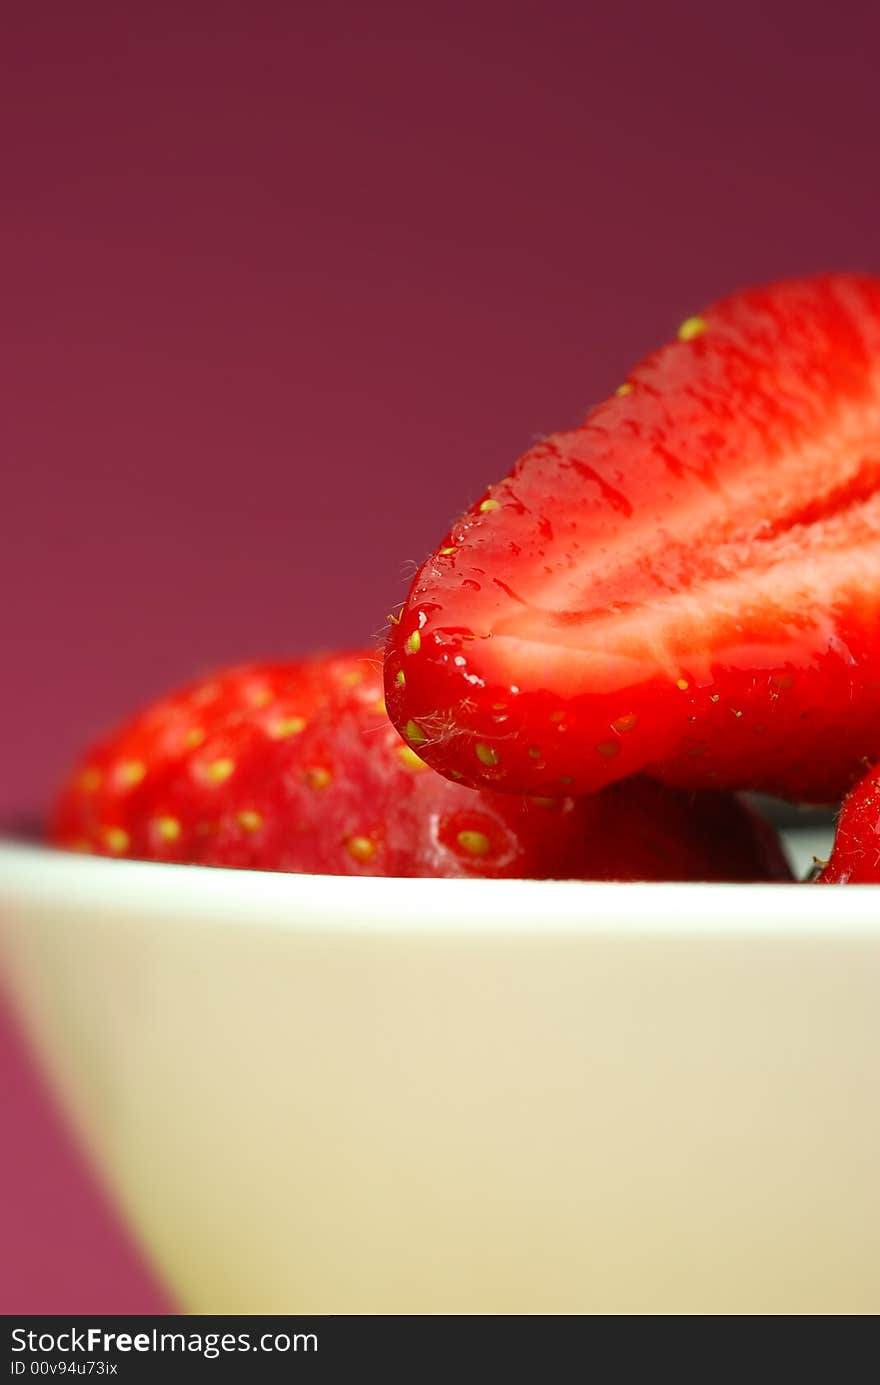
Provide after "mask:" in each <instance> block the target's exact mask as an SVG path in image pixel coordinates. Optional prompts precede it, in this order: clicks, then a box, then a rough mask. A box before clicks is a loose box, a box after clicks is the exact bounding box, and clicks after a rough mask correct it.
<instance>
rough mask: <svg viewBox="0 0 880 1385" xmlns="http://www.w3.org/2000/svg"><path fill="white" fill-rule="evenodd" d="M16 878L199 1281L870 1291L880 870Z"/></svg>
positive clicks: (727, 1297) (7, 890)
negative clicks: (728, 882) (687, 878)
mask: <svg viewBox="0 0 880 1385" xmlns="http://www.w3.org/2000/svg"><path fill="white" fill-rule="evenodd" d="M809 845H811V844H808V849H809ZM0 879H2V890H0V906H2V907H0V913H2V919H3V923H4V931H3V957H4V967H5V971H6V973H7V976H8V980H9V985H10V987H11V991H12V994H13V997H14V1000H15V1002H16V1005H17V1007H18V1010H19V1012H20V1014H21V1015H22V1017H23V1019H24V1021H25V1024H26V1026H27V1028H28V1030H29V1032H30V1034H31V1035H32V1038H33V1041H34V1043H35V1045H36V1047H37V1049H38V1051H39V1053H40V1055H41V1056H42V1059H43V1061H44V1063H45V1065H46V1068H47V1070H48V1072H49V1073H50V1075H51V1077H52V1080H53V1081H54V1083H55V1084H56V1088H57V1090H58V1092H59V1094H60V1096H61V1098H62V1100H63V1102H64V1104H65V1106H66V1109H67V1110H68V1112H69V1113H70V1115H71V1117H72V1119H73V1121H74V1123H75V1126H76V1128H77V1130H78V1131H79V1133H80V1135H81V1138H82V1139H83V1140H84V1141H85V1143H86V1146H87V1148H88V1149H89V1150H90V1151H91V1153H92V1156H93V1157H94V1159H95V1160H96V1162H97V1164H98V1166H99V1168H100V1169H101V1170H102V1172H103V1175H104V1177H105V1178H106V1180H107V1182H108V1185H109V1187H110V1188H111V1189H112V1191H113V1194H114V1196H115V1197H116V1199H117V1200H118V1202H119V1204H120V1205H121V1207H122V1208H123V1209H124V1211H125V1213H126V1215H127V1216H128V1218H129V1220H130V1222H131V1223H132V1225H133V1226H134V1228H135V1229H136V1231H137V1233H138V1235H139V1237H140V1239H141V1242H142V1244H143V1246H144V1248H145V1249H146V1251H147V1253H148V1255H149V1256H150V1257H151V1258H152V1260H153V1262H154V1263H155V1264H156V1265H157V1266H158V1267H159V1269H160V1271H161V1272H162V1273H163V1274H164V1276H165V1278H166V1279H167V1281H168V1282H169V1283H170V1285H171V1286H172V1288H173V1290H175V1291H176V1293H177V1294H178V1295H179V1298H180V1301H181V1303H182V1305H183V1307H184V1309H185V1310H188V1311H196V1312H211V1313H222V1312H243V1313H256V1312H276V1313H277V1312H319V1313H329V1312H334V1313H392V1312H401V1313H417V1312H427V1313H453V1312H465V1313H566V1314H567V1313H589V1314H671V1313H672V1314H790V1313H794V1314H803V1313H808V1314H867V1313H876V1312H877V1311H878V1310H880V1174H878V1170H880V1099H878V1098H880V907H878V904H880V896H878V893H876V892H875V891H874V890H873V889H870V888H868V889H866V888H857V887H848V888H845V889H826V888H819V887H816V888H810V887H802V888H794V887H790V886H772V885H771V886H717V885H716V886H701V885H690V886H688V885H666V886H656V885H607V884H595V885H591V884H575V883H571V884H569V883H550V884H547V883H530V882H525V883H523V882H485V881H476V882H471V881H444V880H441V881H427V880H372V879H368V880H355V879H335V878H330V877H322V878H319V877H308V876H279V875H268V874H251V873H248V872H234V871H222V870H206V869H199V868H194V867H178V866H156V865H148V864H139V863H131V862H113V861H106V860H90V859H82V858H78V857H74V856H67V855H62V854H58V853H54V852H50V851H43V850H39V849H35V848H26V847H21V846H7V847H5V848H3V855H2V859H0Z"/></svg>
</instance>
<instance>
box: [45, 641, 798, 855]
mask: <svg viewBox="0 0 880 1385" xmlns="http://www.w3.org/2000/svg"><path fill="white" fill-rule="evenodd" d="M50 835H51V839H52V840H53V841H54V842H55V843H56V844H58V845H59V846H63V847H67V848H70V849H74V850H80V851H88V852H94V853H97V854H99V855H104V856H116V857H134V858H138V859H143V860H154V861H169V862H181V863H195V864H203V865H212V866H232V867H244V868H250V869H255V870H272V871H294V872H315V873H319V874H333V875H386V876H486V877H503V876H522V877H534V878H551V877H561V878H583V879H622V880H633V879H647V880H675V879H681V880H691V879H702V880H734V881H735V880H782V879H788V878H790V876H789V872H788V869H787V866H786V864H785V862H784V859H783V857H782V855H781V852H780V848H779V845H778V843H777V841H776V839H775V836H774V834H773V833H772V831H771V830H770V829H769V828H768V827H766V825H765V824H764V823H763V822H761V821H760V820H759V819H757V818H756V817H754V816H753V815H752V813H751V812H750V811H749V809H748V808H746V807H745V806H744V805H743V804H741V803H740V802H739V801H738V800H737V799H736V798H735V797H734V796H732V795H729V794H714V793H702V794H691V793H687V792H680V791H675V790H670V789H667V788H664V787H663V786H661V785H659V784H657V783H653V782H651V781H649V780H644V781H640V780H633V781H632V782H631V783H626V784H620V785H614V786H612V787H611V788H609V789H608V790H606V791H605V792H604V793H601V794H597V795H594V796H592V797H589V798H580V799H575V798H572V797H570V796H569V797H562V798H537V797H530V798H516V797H513V796H511V795H508V794H496V793H494V792H491V791H486V792H474V791H473V790H471V789H468V788H465V787H463V786H462V785H460V784H455V783H453V782H451V781H449V780H448V779H444V778H441V777H440V776H439V775H436V774H434V773H433V772H432V771H431V770H430V769H428V768H427V766H426V765H425V764H424V762H423V761H422V760H420V759H419V758H418V756H416V755H415V754H414V753H413V751H412V749H411V748H410V747H409V746H407V745H406V744H404V742H403V741H402V740H401V739H400V737H399V736H398V734H397V732H396V731H395V730H394V728H393V727H392V726H391V724H390V722H389V721H388V718H387V715H386V713H385V707H384V702H383V699H382V677H381V669H380V660H379V658H378V656H377V655H376V653H375V651H372V650H361V651H355V652H354V653H351V654H337V655H330V656H323V657H320V658H312V659H302V660H297V661H295V662H289V663H275V664H264V665H251V666H247V667H242V668H235V669H231V670H228V671H226V672H224V673H221V674H219V675H217V676H216V677H212V678H208V679H205V680H203V681H201V682H199V683H194V684H192V685H191V686H190V687H188V688H185V689H183V690H182V691H181V692H178V693H175V694H173V695H172V696H170V697H167V698H164V699H162V700H160V701H159V702H156V703H155V704H154V705H153V706H151V707H149V708H147V709H146V710H145V711H143V712H141V713H140V714H139V715H137V716H135V717H133V718H132V719H131V720H129V721H128V722H127V723H126V724H125V725H124V726H123V727H121V728H120V730H118V731H117V732H115V733H114V734H112V735H110V736H108V737H107V738H106V739H105V740H104V741H102V742H101V743H100V744H98V745H96V746H95V747H93V748H92V750H91V751H90V752H89V753H88V754H87V755H86V756H85V757H84V758H83V760H82V761H81V763H80V764H79V765H78V766H77V768H76V770H75V773H74V774H73V776H72V777H71V779H70V781H69V782H68V784H67V785H66V786H65V788H64V790H63V792H62V793H61V795H60V798H59V801H58V804H57V806H56V809H55V812H54V815H53V819H52V824H51V832H50Z"/></svg>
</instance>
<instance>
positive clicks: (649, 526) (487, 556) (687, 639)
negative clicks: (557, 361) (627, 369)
mask: <svg viewBox="0 0 880 1385" xmlns="http://www.w3.org/2000/svg"><path fill="white" fill-rule="evenodd" d="M386 686H387V701H388V708H389V712H390V715H391V718H392V720H393V721H394V723H395V725H397V727H398V728H399V729H400V730H401V732H402V734H403V735H404V736H406V737H407V739H408V740H409V742H410V744H411V745H412V746H413V747H414V748H415V749H417V751H418V753H419V754H420V755H422V756H423V757H424V758H425V759H426V760H427V761H428V762H429V763H430V764H431V765H432V766H433V767H434V768H436V769H438V770H440V771H441V772H442V773H444V774H455V775H458V776H460V778H461V780H462V781H463V782H465V783H468V784H473V785H482V786H484V787H493V788H496V789H500V790H507V791H516V792H534V793H541V794H547V795H553V794H560V793H569V792H576V793H581V792H591V791H594V790H596V789H598V788H601V787H602V785H604V784H607V783H609V782H610V781H613V780H616V779H620V778H623V777H625V776H628V775H632V774H635V773H640V772H648V773H650V774H652V775H654V776H655V777H658V778H660V779H662V780H663V781H664V782H666V783H669V784H677V785H687V786H693V787H709V786H715V787H720V786H726V787H735V788H755V789H763V790H765V791H767V792H771V793H777V794H781V795H783V796H789V797H794V798H802V799H808V800H813V801H817V802H822V801H832V800H834V799H836V798H839V797H840V795H841V794H842V793H843V792H844V790H845V789H846V788H847V786H848V785H849V784H851V783H852V782H853V780H854V778H855V777H857V775H858V773H860V772H861V771H860V766H862V765H863V763H864V757H865V756H866V755H867V756H869V757H871V758H872V759H873V758H880V279H877V278H871V277H867V276H855V275H829V276H824V277H820V278H815V279H810V280H804V281H792V282H786V283H781V284H777V285H773V286H771V287H769V288H766V289H756V290H751V291H748V292H744V293H740V294H736V295H734V296H733V297H730V298H727V299H725V300H723V301H722V302H720V303H718V304H716V305H715V306H714V307H711V308H709V309H707V310H706V311H704V312H703V313H701V314H700V315H699V316H698V317H695V318H691V319H688V320H687V321H686V322H685V323H683V324H682V327H681V328H680V330H679V335H678V339H677V340H675V341H674V342H672V343H671V344H670V345H667V346H665V347H663V348H662V349H661V350H659V351H657V352H656V353H655V354H653V355H651V356H649V357H648V358H647V359H646V360H644V361H643V362H642V363H641V364H640V365H639V366H637V367H636V368H635V369H634V370H633V371H632V372H631V374H630V375H629V377H628V379H627V380H626V381H625V383H624V384H623V385H622V386H621V388H620V389H619V390H618V391H617V395H616V396H615V397H613V398H611V399H609V400H607V401H606V402H604V403H602V404H600V405H599V406H598V407H597V408H596V409H594V410H593V411H592V413H591V414H590V415H589V416H588V417H587V419H586V420H585V421H584V423H583V424H582V425H581V426H580V427H579V428H576V429H574V430H573V431H571V432H566V433H559V434H557V435H555V436H553V437H549V438H547V439H546V440H545V441H543V442H541V443H538V444H537V445H536V446H534V447H533V448H532V449H531V450H530V451H529V452H528V453H526V455H525V456H524V457H522V458H521V459H520V461H519V462H517V464H516V466H515V467H514V469H513V471H512V473H511V475H510V476H509V477H507V478H506V479H505V480H503V481H501V482H500V484H498V485H496V486H494V487H492V489H491V491H490V492H487V493H486V495H485V496H484V497H483V498H482V499H481V500H480V501H479V502H477V503H476V504H475V505H474V506H473V507H472V508H471V510H470V511H469V512H468V513H467V514H466V515H465V516H464V517H463V518H462V519H461V520H460V521H459V523H457V524H456V525H454V526H453V528H452V530H451V531H450V532H449V533H448V534H447V536H446V537H445V538H444V539H443V541H442V543H441V544H440V545H439V546H438V549H437V551H436V552H435V553H434V554H433V555H432V556H431V557H430V558H429V559H428V561H427V562H426V563H425V564H424V565H423V567H422V568H421V570H420V571H419V573H418V575H417V577H416V579H415V582H414V584H413V587H412V590H411V592H410V595H409V598H408V600H407V602H406V604H405V606H404V609H403V611H402V612H401V614H400V617H399V623H397V624H394V625H393V627H392V629H391V633H390V637H389V642H388V648H387V657H386Z"/></svg>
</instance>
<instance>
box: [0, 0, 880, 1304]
mask: <svg viewBox="0 0 880 1385" xmlns="http://www.w3.org/2000/svg"><path fill="white" fill-rule="evenodd" d="M728 14H729V17H728ZM878 45H880V11H878V9H877V7H876V6H871V5H869V4H867V3H865V4H860V5H855V4H849V5H847V4H843V5H837V6H830V5H821V6H820V5H812V6H811V5H810V4H809V3H806V2H805V0H802V3H799V4H798V3H785V4H775V5H774V4H768V3H766V0H763V3H756V2H755V0H743V3H740V4H739V5H737V6H736V7H733V8H732V9H730V10H729V11H720V10H719V9H718V7H716V6H712V5H706V4H705V3H687V4H683V3H675V0H670V2H669V3H667V4H664V5H659V4H656V3H637V0H629V2H628V3H627V4H626V5H618V6H599V5H592V4H588V3H583V2H582V3H575V2H574V0H572V3H562V2H561V0H544V3H540V4H539V3H534V4H520V3H516V0H506V3H489V2H488V0H469V3H450V4H443V5H440V6H433V7H429V9H428V10H427V11H426V9H425V7H422V6H417V5H413V4H411V3H407V4H403V3H400V4H397V3H379V4H376V5H372V6H367V5H357V4H345V3H333V2H332V0H331V3H329V4H322V5H320V6H318V5H296V4H289V3H286V4H282V3H280V2H279V3H274V4H273V3H265V2H264V3H260V0H257V2H256V3H251V4H248V5H245V4H243V3H237V4H230V3H223V0H215V3H214V4H212V5H210V6H206V5H204V4H201V5H199V4H195V3H193V2H192V0H178V3H175V4H173V5H171V4H167V5H166V4H163V3H161V0H160V3H158V4H156V3H154V4H150V5H147V4H133V5H132V4H129V5H117V4H113V5H111V4H109V3H100V2H99V3H92V4H87V5H86V6H84V7H81V6H71V5H68V4H61V3H60V0H56V3H51V2H50V3H45V4H41V5H32V6H21V7H19V13H18V16H17V17H15V16H12V15H11V14H10V11H9V10H8V8H7V10H6V12H5V18H4V19H3V21H2V25H0V122H2V129H3V131H4V139H3V154H2V170H3V177H2V184H0V192H2V209H3V210H2V217H0V290H2V292H0V365H2V379H3V383H4V402H3V410H2V419H0V430H2V445H3V496H2V511H0V514H2V543H0V566H2V572H0V583H2V590H3V592H4V594H5V597H4V617H5V647H6V649H7V651H10V652H11V657H10V659H9V661H8V663H7V666H6V676H5V678H3V679H2V680H0V699H2V702H3V706H2V718H3V720H2V724H3V725H4V726H6V727H7V728H8V729H10V731H11V734H10V736H9V737H8V744H7V746H6V748H5V749H4V755H3V775H2V784H0V812H2V813H3V814H4V815H6V816H7V817H16V816H20V815H22V814H28V813H33V812H34V811H37V812H38V811H39V810H40V809H41V807H42V806H43V805H45V803H46V800H47V796H48V795H49V794H50V792H51V789H52V786H53V784H54V783H55V782H56V781H57V780H58V777H59V775H60V774H61V773H62V772H63V771H64V768H65V765H66V763H67V762H68V760H69V758H70V756H71V755H72V753H73V752H74V751H75V749H76V748H77V747H78V746H79V745H80V744H81V743H82V742H83V741H84V740H86V739H88V738H89V737H90V736H92V735H93V733H95V732H97V731H99V730H100V729H102V728H103V727H104V726H105V724H106V723H108V722H112V721H113V720H114V718H116V717H118V716H119V715H120V714H121V713H123V712H125V711H126V710H127V709H128V708H130V707H132V706H134V705H136V704H137V703H140V702H142V701H143V700H144V699H147V698H150V697H151V696H152V695H153V694H154V693H157V692H159V691H161V690H162V689H164V688H166V687H167V686H168V685H170V684H173V683H174V682H175V681H178V680H181V679H184V678H187V677H189V676H190V675H191V674H193V673H195V672H198V671H199V670H201V669H206V668H208V667H210V666H211V665H214V664H222V663H225V662H228V661H231V660H236V659H241V658H244V657H249V656H252V655H259V654H261V653H266V652H270V653H271V652H274V653H282V652H284V651H296V650H300V649H305V648H308V647H310V646H314V645H321V644H342V643H354V642H361V641H363V640H365V639H369V638H370V637H371V636H373V635H374V634H377V633H378V632H379V631H380V630H381V628H382V626H383V623H384V619H385V613H386V611H387V610H388V609H389V607H390V606H391V605H392V604H393V603H395V602H396V601H398V600H399V599H401V598H402V596H403V594H404V590H405V579H406V575H407V574H408V573H409V572H411V570H412V565H413V564H414V563H415V562H416V561H417V560H419V559H420V558H421V557H422V556H423V555H424V553H425V552H426V551H427V550H428V548H430V547H432V546H433V544H434V542H435V540H436V539H437V538H439V537H440V535H441V534H442V532H443V531H444V529H445V528H446V526H447V523H448V521H449V520H450V519H451V518H452V517H453V516H454V515H455V514H456V513H457V512H458V511H459V510H460V509H461V508H462V507H463V506H464V505H466V504H467V503H468V502H469V501H470V500H471V499H473V498H474V497H475V496H476V495H477V494H478V493H479V492H480V491H481V490H482V489H483V488H484V486H485V484H486V483H487V482H489V481H491V480H492V479H493V478H494V477H495V476H497V475H499V474H502V473H503V472H504V471H505V470H506V469H507V467H508V465H509V463H510V461H511V460H512V459H513V457H514V456H515V455H516V454H517V453H518V452H519V451H520V450H522V449H523V448H524V447H525V446H527V445H528V443H529V441H530V439H531V438H532V437H533V435H535V434H537V433H541V432H544V431H547V430H549V429H551V428H553V427H561V426H566V425H567V424H569V423H571V422H573V421H574V420H576V419H577V418H578V417H579V415H581V414H582V413H583V412H584V411H585V410H586V408H587V407H588V406H589V405H590V403H591V402H592V401H594V400H595V399H596V398H598V397H600V396H601V395H602V394H603V393H606V392H607V391H608V390H609V389H610V388H611V387H613V385H614V384H615V383H616V382H617V381H618V380H619V379H620V377H621V375H622V373H623V371H624V369H625V367H626V366H627V364H628V362H630V361H632V360H633V359H635V358H637V357H638V356H639V355H641V354H642V353H643V352H644V351H645V350H646V349H648V348H650V347H651V346H652V345H654V344H656V343H658V342H659V341H660V340H662V339H663V338H664V337H665V336H667V335H669V333H670V331H671V330H672V329H673V328H674V327H675V325H676V324H677V322H678V321H679V320H680V319H681V318H683V317H684V316H686V315H688V314H689V313H691V312H693V311H694V310H696V309H697V308H699V306H700V305H701V304H702V303H704V302H705V301H706V300H707V299H711V298H713V297H715V296H717V295H718V294H720V293H724V292H726V291H728V290H730V289H732V288H735V287H736V286H738V285H740V284H742V283H743V282H746V281H749V280H760V279H766V278H771V277H773V276H776V275H781V274H789V273H799V272H804V271H809V270H813V269H821V268H826V267H832V266H841V267H854V268H861V267H872V266H873V267H874V268H877V267H878V257H880V251H878V243H880V186H878V179H877V142H878V135H880V84H878V82H877V77H876V54H877V51H878ZM0 1042H2V1055H0V1058H2V1065H3V1066H2V1082H3V1095H2V1099H3V1110H4V1139H3V1141H2V1142H0V1195H2V1198H3V1203H4V1206H3V1208H2V1224H3V1227H4V1233H5V1234H4V1241H6V1242H7V1254H6V1255H5V1256H4V1263H3V1266H2V1268H0V1275H2V1276H3V1277H4V1282H3V1283H2V1284H0V1307H2V1308H3V1309H5V1311H7V1312H13V1311H16V1312H20V1311H26V1310H30V1311H44V1312H48V1311H65V1310H67V1311H83V1312H84V1311H87V1310H91V1311H98V1310H103V1311H125V1310H128V1311H137V1310H143V1311H148V1310H150V1309H151V1308H155V1307H156V1306H157V1305H158V1304H159V1303H160V1299H159V1298H158V1297H157V1292H158V1291H157V1290H156V1288H155V1287H154V1286H152V1285H151V1284H150V1282H149V1279H148V1277H147V1276H146V1274H145V1272H144V1271H143V1270H142V1269H140V1268H139V1266H138V1263H137V1261H136V1259H135V1258H134V1255H133V1252H132V1251H131V1249H130V1248H129V1247H128V1246H127V1245H126V1243H125V1241H124V1239H123V1238H122V1236H121V1234H120V1232H119V1229H118V1227H116V1226H115V1225H114V1223H113V1221H112V1218H111V1216H110V1214H109V1213H108V1211H107V1209H106V1208H105V1207H104V1205H103V1204H102V1202H101V1199H100V1196H99V1195H98V1193H97V1191H96V1189H95V1188H94V1187H93V1185H92V1184H91V1182H90V1181H89V1178H88V1176H87V1174H86V1173H85V1171H84V1170H83V1169H82V1167H81V1166H79V1165H78V1163H76V1162H75V1160H74V1158H73V1156H72V1155H71V1153H70V1151H69V1149H68V1148H67V1147H66V1145H65V1143H64V1140H63V1137H62V1135H61V1134H60V1132H59V1128H58V1126H57V1124H56V1121H55V1118H54V1117H53V1116H52V1115H51V1112H50V1109H49V1107H48V1106H47V1104H46V1101H45V1098H44V1097H43V1096H42V1095H41V1094H40V1092H39V1090H38V1088H37V1087H36V1086H35V1085H34V1082H33V1080H32V1077H31V1075H30V1074H29V1072H28V1069H27V1066H26V1064H25V1061H24V1059H23V1058H22V1056H21V1053H20V1051H19V1049H18V1047H17V1044H16V1041H15V1039H14V1038H13V1037H12V1033H11V1030H10V1029H9V1028H7V1027H3V1028H2V1029H0Z"/></svg>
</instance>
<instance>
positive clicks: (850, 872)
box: [817, 766, 880, 885]
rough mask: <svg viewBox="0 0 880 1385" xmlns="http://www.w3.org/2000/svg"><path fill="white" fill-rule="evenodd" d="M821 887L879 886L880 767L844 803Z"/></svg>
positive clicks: (820, 882) (873, 770)
mask: <svg viewBox="0 0 880 1385" xmlns="http://www.w3.org/2000/svg"><path fill="white" fill-rule="evenodd" d="M817 884H820V885H880V767H876V766H875V768H874V769H872V770H871V771H870V773H869V774H866V775H865V777H864V779H862V781H861V782H860V783H859V784H857V785H856V787H855V788H854V789H853V791H852V793H850V794H849V795H848V797H847V798H846V799H845V800H844V803H843V807H842V808H841V810H840V817H839V818H838V822H837V832H836V834H835V838H834V849H833V851H832V852H831V859H830V860H829V862H828V864H827V866H826V867H825V869H824V870H823V871H822V874H821V875H820V876H819V878H818V881H817Z"/></svg>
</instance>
